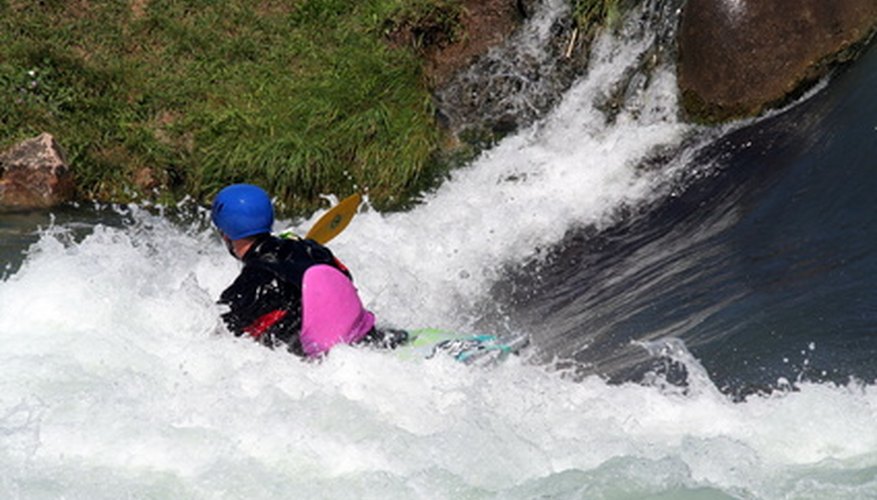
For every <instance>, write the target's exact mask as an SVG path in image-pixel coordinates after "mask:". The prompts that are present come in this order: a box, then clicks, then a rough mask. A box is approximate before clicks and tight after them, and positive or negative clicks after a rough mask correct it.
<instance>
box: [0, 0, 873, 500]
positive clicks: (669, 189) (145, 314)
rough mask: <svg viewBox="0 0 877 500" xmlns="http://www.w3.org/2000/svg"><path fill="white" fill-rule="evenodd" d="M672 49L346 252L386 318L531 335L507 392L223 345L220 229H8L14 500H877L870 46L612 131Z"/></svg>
mask: <svg viewBox="0 0 877 500" xmlns="http://www.w3.org/2000/svg"><path fill="white" fill-rule="evenodd" d="M551 4H552V2H548V5H551ZM653 42H654V40H653V39H652V38H650V36H649V30H648V29H643V25H642V22H636V23H632V24H631V26H628V27H627V29H625V30H622V31H621V32H620V33H618V34H616V35H614V36H611V37H605V38H603V39H601V40H600V42H599V43H598V44H597V46H596V47H595V49H594V54H593V57H592V62H591V67H590V70H589V73H588V75H587V76H586V77H584V78H582V79H581V80H580V81H579V82H577V83H576V84H575V85H574V86H573V87H572V88H571V89H570V90H569V91H568V92H567V94H566V95H565V96H564V98H563V100H562V102H561V103H560V104H559V105H558V106H557V107H556V109H554V110H553V111H552V112H551V113H550V114H549V115H547V116H546V117H544V118H543V119H541V120H539V121H538V122H537V123H535V124H533V126H531V127H529V128H527V129H526V130H522V131H521V132H520V133H518V134H516V135H514V136H512V137H509V138H507V139H506V140H504V141H503V142H502V143H500V144H498V145H497V146H496V147H495V148H493V149H491V150H490V151H487V152H485V154H484V155H482V157H480V158H479V159H477V160H476V161H475V162H473V163H472V164H471V165H470V166H468V167H466V168H464V169H462V170H460V171H458V172H456V173H455V175H454V177H453V179H451V180H450V181H449V182H447V183H446V184H445V185H443V186H442V187H441V188H440V189H438V190H437V191H436V192H434V193H430V194H428V195H426V196H425V197H424V203H423V204H421V205H420V206H418V207H416V208H415V209H413V210H411V211H409V212H405V213H396V214H379V213H377V212H374V211H367V212H365V213H361V214H359V215H358V216H357V217H356V219H355V220H354V222H353V223H352V224H351V226H350V227H349V228H347V229H346V230H345V231H344V233H343V234H341V235H340V236H339V237H338V238H337V239H336V240H334V241H333V242H332V248H333V250H334V251H335V252H336V254H338V255H339V256H340V257H341V258H342V260H344V261H345V263H347V264H348V265H349V266H350V268H351V269H352V271H353V273H354V275H355V277H356V283H357V285H358V287H359V289H360V291H361V293H362V296H363V298H364V300H365V301H366V303H367V305H368V307H370V308H371V309H372V310H374V311H375V313H376V314H377V315H378V317H379V321H380V322H382V323H385V324H389V325H393V326H400V327H410V328H417V327H423V326H431V327H440V328H450V329H457V330H478V331H484V330H490V331H492V332H494V333H498V334H501V335H509V336H516V335H528V336H530V338H531V340H532V347H531V348H530V349H529V350H528V351H527V352H525V353H524V355H522V356H521V357H520V358H515V359H512V360H510V361H509V362H507V363H504V364H502V365H500V366H498V367H494V368H489V369H486V368H475V367H468V366H465V365H462V364H460V363H456V362H453V361H451V360H448V359H440V358H436V359H431V360H417V359H415V360H412V359H400V358H398V357H395V356H393V355H391V354H387V353H380V352H371V351H367V350H357V349H352V348H347V347H342V348H338V349H336V350H334V351H333V352H332V355H331V356H329V357H328V358H327V359H325V360H324V361H323V362H321V363H303V362H300V361H298V360H297V359H295V358H292V357H291V356H289V355H288V354H285V353H282V352H273V351H270V350H267V349H264V348H262V347H261V346H258V345H256V344H254V343H251V342H247V341H244V340H241V339H236V338H234V337H232V336H230V335H229V334H227V332H225V331H224V329H223V327H222V326H221V324H220V322H219V320H218V315H219V313H220V310H219V308H218V306H216V305H215V303H214V301H215V299H216V297H217V296H218V294H219V292H221V290H222V289H223V288H224V287H225V286H226V285H227V284H228V283H229V282H230V281H231V280H232V279H233V278H234V276H235V275H236V273H237V270H238V268H237V264H236V263H235V261H233V260H232V259H231V258H230V257H229V256H228V254H227V253H226V251H225V249H224V247H223V246H222V244H221V243H220V242H219V240H218V238H217V237H216V235H215V234H214V232H213V231H212V230H211V229H210V228H209V225H208V223H207V216H206V213H205V212H204V211H203V210H193V209H191V208H186V207H183V208H179V209H178V208H176V207H174V208H162V207H143V206H130V207H91V206H88V207H85V206H80V207H71V208H67V209H64V210H59V211H55V212H53V213H51V214H48V213H42V212H30V213H4V214H2V215H0V236H2V240H0V255H2V257H3V258H4V260H5V262H6V263H5V266H4V268H3V270H2V275H0V276H2V280H0V342H2V348H0V387H2V390H0V496H2V497H4V498H83V499H84V498H89V499H93V498H277V497H283V498H537V497H538V498H612V499H624V498H631V499H632V498H654V499H659V498H660V499H669V498H674V499H675V498H684V499H709V498H720V499H727V498H759V499H760V498H813V499H817V498H820V499H821V498H850V499H853V498H855V499H858V498H875V497H877V432H874V422H875V419H877V386H875V382H874V378H875V376H877V369H875V363H874V362H873V359H874V354H875V351H877V337H875V334H877V301H875V299H877V297H875V293H874V290H875V286H874V285H875V280H877V278H875V276H877V272H875V271H877V251H875V244H877V237H875V233H877V227H875V225H877V224H875V217H877V216H875V212H877V211H875V201H874V197H873V195H872V193H874V192H875V188H877V169H875V168H874V167H875V160H874V158H875V153H877V140H875V139H877V96H875V92H877V51H875V50H870V51H869V52H868V53H867V54H866V55H865V56H864V57H863V58H862V59H861V60H860V61H858V62H857V63H856V64H855V65H854V66H853V67H851V68H849V69H848V70H846V71H843V72H841V73H839V74H837V75H835V76H834V77H833V78H832V79H831V80H830V81H828V82H827V84H826V85H824V86H823V88H821V89H820V90H819V91H818V92H815V93H814V94H813V95H811V96H808V97H807V98H806V99H804V100H802V102H799V103H796V104H795V105H793V106H790V107H789V109H786V110H783V111H782V112H778V113H775V114H774V116H771V117H768V118H766V119H762V120H758V121H755V122H753V123H738V124H734V125H732V126H729V127H727V128H726V129H723V130H710V129H707V130H704V129H699V128H697V127H694V126H691V125H689V124H686V123H684V122H681V121H679V120H678V119H677V117H676V115H677V113H676V112H677V109H678V108H677V104H676V95H675V81H674V77H673V70H672V68H664V69H659V70H658V71H657V72H656V73H654V74H652V75H651V76H650V78H648V79H644V80H642V82H641V85H640V86H639V87H638V88H636V89H634V90H633V91H631V92H629V95H628V98H627V100H626V103H625V105H624V107H623V109H621V110H620V111H619V113H618V114H617V116H615V117H614V119H612V120H607V118H606V116H605V114H604V113H603V111H601V108H602V107H601V106H600V105H599V104H595V103H599V102H600V101H601V100H602V98H603V97H604V96H605V95H606V94H607V93H609V92H611V89H613V88H615V86H616V84H617V82H618V81H620V80H622V79H623V78H625V76H626V75H628V76H629V68H632V67H634V66H636V64H637V61H638V60H639V58H640V57H641V56H642V54H644V53H646V52H648V51H649V49H650V47H651V46H652V45H651V44H652V43H653ZM646 80H647V81H646ZM319 215H320V214H315V215H314V217H312V218H310V219H308V220H294V221H280V222H279V223H278V229H280V228H281V226H283V227H286V226H292V227H295V228H297V229H299V230H301V231H304V229H305V228H307V227H308V226H309V225H310V224H311V223H313V221H314V220H315V219H316V217H317V216H319Z"/></svg>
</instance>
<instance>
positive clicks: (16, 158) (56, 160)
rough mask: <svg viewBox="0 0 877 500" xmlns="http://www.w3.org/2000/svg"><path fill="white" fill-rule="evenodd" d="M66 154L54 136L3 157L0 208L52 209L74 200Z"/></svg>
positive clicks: (28, 143)
mask: <svg viewBox="0 0 877 500" xmlns="http://www.w3.org/2000/svg"><path fill="white" fill-rule="evenodd" d="M73 191H74V186H73V177H72V175H71V172H70V168H69V167H68V166H67V161H66V159H65V155H64V151H63V150H62V149H61V147H60V146H59V145H58V143H57V142H55V138H54V137H52V136H51V135H50V134H45V133H44V134H41V135H40V136H39V137H35V138H33V139H28V140H26V141H24V142H21V143H19V144H18V145H16V146H14V147H13V148H11V149H9V150H8V151H6V152H4V153H2V154H0V207H14V208H35V207H51V206H54V205H58V204H60V203H63V202H65V201H69V200H70V199H71V198H72V197H73Z"/></svg>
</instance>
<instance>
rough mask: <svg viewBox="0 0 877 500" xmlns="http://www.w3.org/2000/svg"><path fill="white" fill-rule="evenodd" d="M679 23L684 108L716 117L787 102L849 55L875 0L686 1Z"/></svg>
mask: <svg viewBox="0 0 877 500" xmlns="http://www.w3.org/2000/svg"><path fill="white" fill-rule="evenodd" d="M680 23H681V25H680V29H679V65H678V72H679V88H680V92H681V94H682V97H683V106H684V110H685V112H686V114H687V115H688V116H689V117H690V118H693V119H694V120H697V121H702V122H721V121H725V120H728V119H733V118H740V117H746V116H754V115H758V114H760V113H761V112H762V111H764V110H765V109H767V108H769V107H773V106H778V105H782V104H785V103H787V102H789V100H791V99H794V98H797V97H799V96H800V95H801V94H802V92H804V91H806V90H807V89H809V88H811V86H812V85H813V84H814V83H815V82H817V81H818V80H819V79H821V78H822V77H824V76H825V75H827V74H828V72H829V71H831V69H832V68H834V67H836V66H837V65H838V64H840V63H843V62H846V61H849V60H851V59H853V58H855V57H856V55H857V53H858V52H859V50H860V49H862V48H863V47H865V46H866V44H867V42H868V40H870V38H871V36H872V35H873V33H874V30H875V27H877V1H874V0H796V1H793V2H792V1H786V0H688V1H687V3H686V5H685V7H684V9H683V12H682V19H681V21H680Z"/></svg>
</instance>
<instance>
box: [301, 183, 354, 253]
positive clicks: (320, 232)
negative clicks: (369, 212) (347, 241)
mask: <svg viewBox="0 0 877 500" xmlns="http://www.w3.org/2000/svg"><path fill="white" fill-rule="evenodd" d="M360 203H362V196H361V195H360V194H359V193H354V194H352V195H350V196H348V197H347V198H344V199H343V200H341V203H339V204H337V205H335V206H334V207H332V209H331V210H329V211H328V212H326V213H325V214H323V216H322V217H320V220H318V221H317V222H316V223H315V224H314V226H313V227H312V228H311V230H310V231H308V234H307V235H305V238H306V239H309V240H314V241H316V242H317V243H319V244H321V245H325V244H326V243H328V242H329V241H330V240H331V239H332V238H334V237H336V236H338V233H340V232H341V231H343V230H344V228H345V227H347V224H350V220H351V219H353V216H354V215H356V210H357V209H358V208H359V204H360Z"/></svg>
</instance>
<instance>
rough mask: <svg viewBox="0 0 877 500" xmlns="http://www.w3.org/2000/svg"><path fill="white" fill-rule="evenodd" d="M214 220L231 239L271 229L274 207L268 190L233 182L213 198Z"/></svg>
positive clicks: (211, 212)
mask: <svg viewBox="0 0 877 500" xmlns="http://www.w3.org/2000/svg"><path fill="white" fill-rule="evenodd" d="M210 218H211V219H212V220H213V224H215V225H216V227H218V228H219V230H220V231H222V232H223V234H225V235H226V236H228V237H229V238H231V239H232V240H239V239H241V238H246V237H247V236H255V235H257V234H262V233H270V232H271V227H272V226H273V225H274V208H273V207H272V206H271V199H270V198H269V197H268V193H266V192H265V190H263V189H262V188H260V187H259V186H253V185H252V184H232V185H231V186H228V187H226V188H223V190H222V191H220V192H219V194H217V195H216V198H214V199H213V208H212V209H211V211H210Z"/></svg>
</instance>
